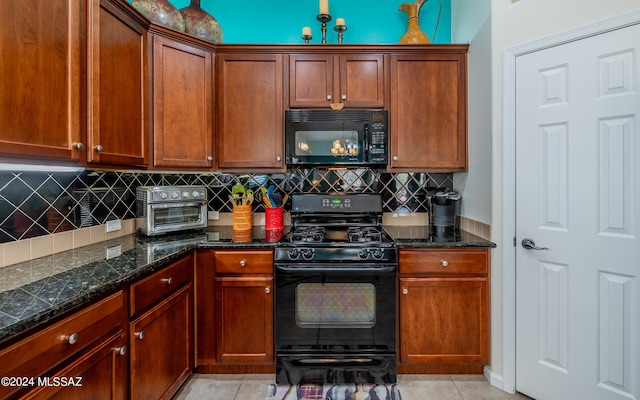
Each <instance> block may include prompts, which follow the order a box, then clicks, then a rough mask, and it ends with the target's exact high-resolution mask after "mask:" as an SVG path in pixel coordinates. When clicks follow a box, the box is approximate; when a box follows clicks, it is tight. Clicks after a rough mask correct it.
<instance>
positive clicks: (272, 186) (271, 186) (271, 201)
mask: <svg viewBox="0 0 640 400" xmlns="http://www.w3.org/2000/svg"><path fill="white" fill-rule="evenodd" d="M275 191H276V187H275V186H274V185H269V188H268V189H267V197H268V198H269V202H270V203H271V207H276V206H275V204H274V201H273V197H271V195H272V194H274V193H275Z"/></svg>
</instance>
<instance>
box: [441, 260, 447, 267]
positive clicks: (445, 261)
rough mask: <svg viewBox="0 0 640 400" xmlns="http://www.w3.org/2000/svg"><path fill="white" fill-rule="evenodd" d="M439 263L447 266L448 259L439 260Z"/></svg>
mask: <svg viewBox="0 0 640 400" xmlns="http://www.w3.org/2000/svg"><path fill="white" fill-rule="evenodd" d="M440 264H442V266H443V267H447V266H449V261H447V260H441V261H440Z"/></svg>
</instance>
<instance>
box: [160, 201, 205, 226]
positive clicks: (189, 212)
mask: <svg viewBox="0 0 640 400" xmlns="http://www.w3.org/2000/svg"><path fill="white" fill-rule="evenodd" d="M201 218H202V207H201V205H200V204H196V205H185V206H181V207H169V208H156V209H154V211H153V224H154V226H156V227H161V226H169V225H175V224H189V223H199V222H200V221H201Z"/></svg>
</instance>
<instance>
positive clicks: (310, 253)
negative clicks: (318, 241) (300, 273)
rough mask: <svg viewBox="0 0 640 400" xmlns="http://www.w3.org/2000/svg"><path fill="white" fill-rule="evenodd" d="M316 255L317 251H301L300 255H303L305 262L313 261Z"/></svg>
mask: <svg viewBox="0 0 640 400" xmlns="http://www.w3.org/2000/svg"><path fill="white" fill-rule="evenodd" d="M314 253H315V251H314V250H313V249H302V250H300V254H301V255H302V258H304V259H305V260H311V259H312V258H313V254H314Z"/></svg>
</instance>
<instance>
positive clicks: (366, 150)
mask: <svg viewBox="0 0 640 400" xmlns="http://www.w3.org/2000/svg"><path fill="white" fill-rule="evenodd" d="M364 161H365V162H369V124H364Z"/></svg>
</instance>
